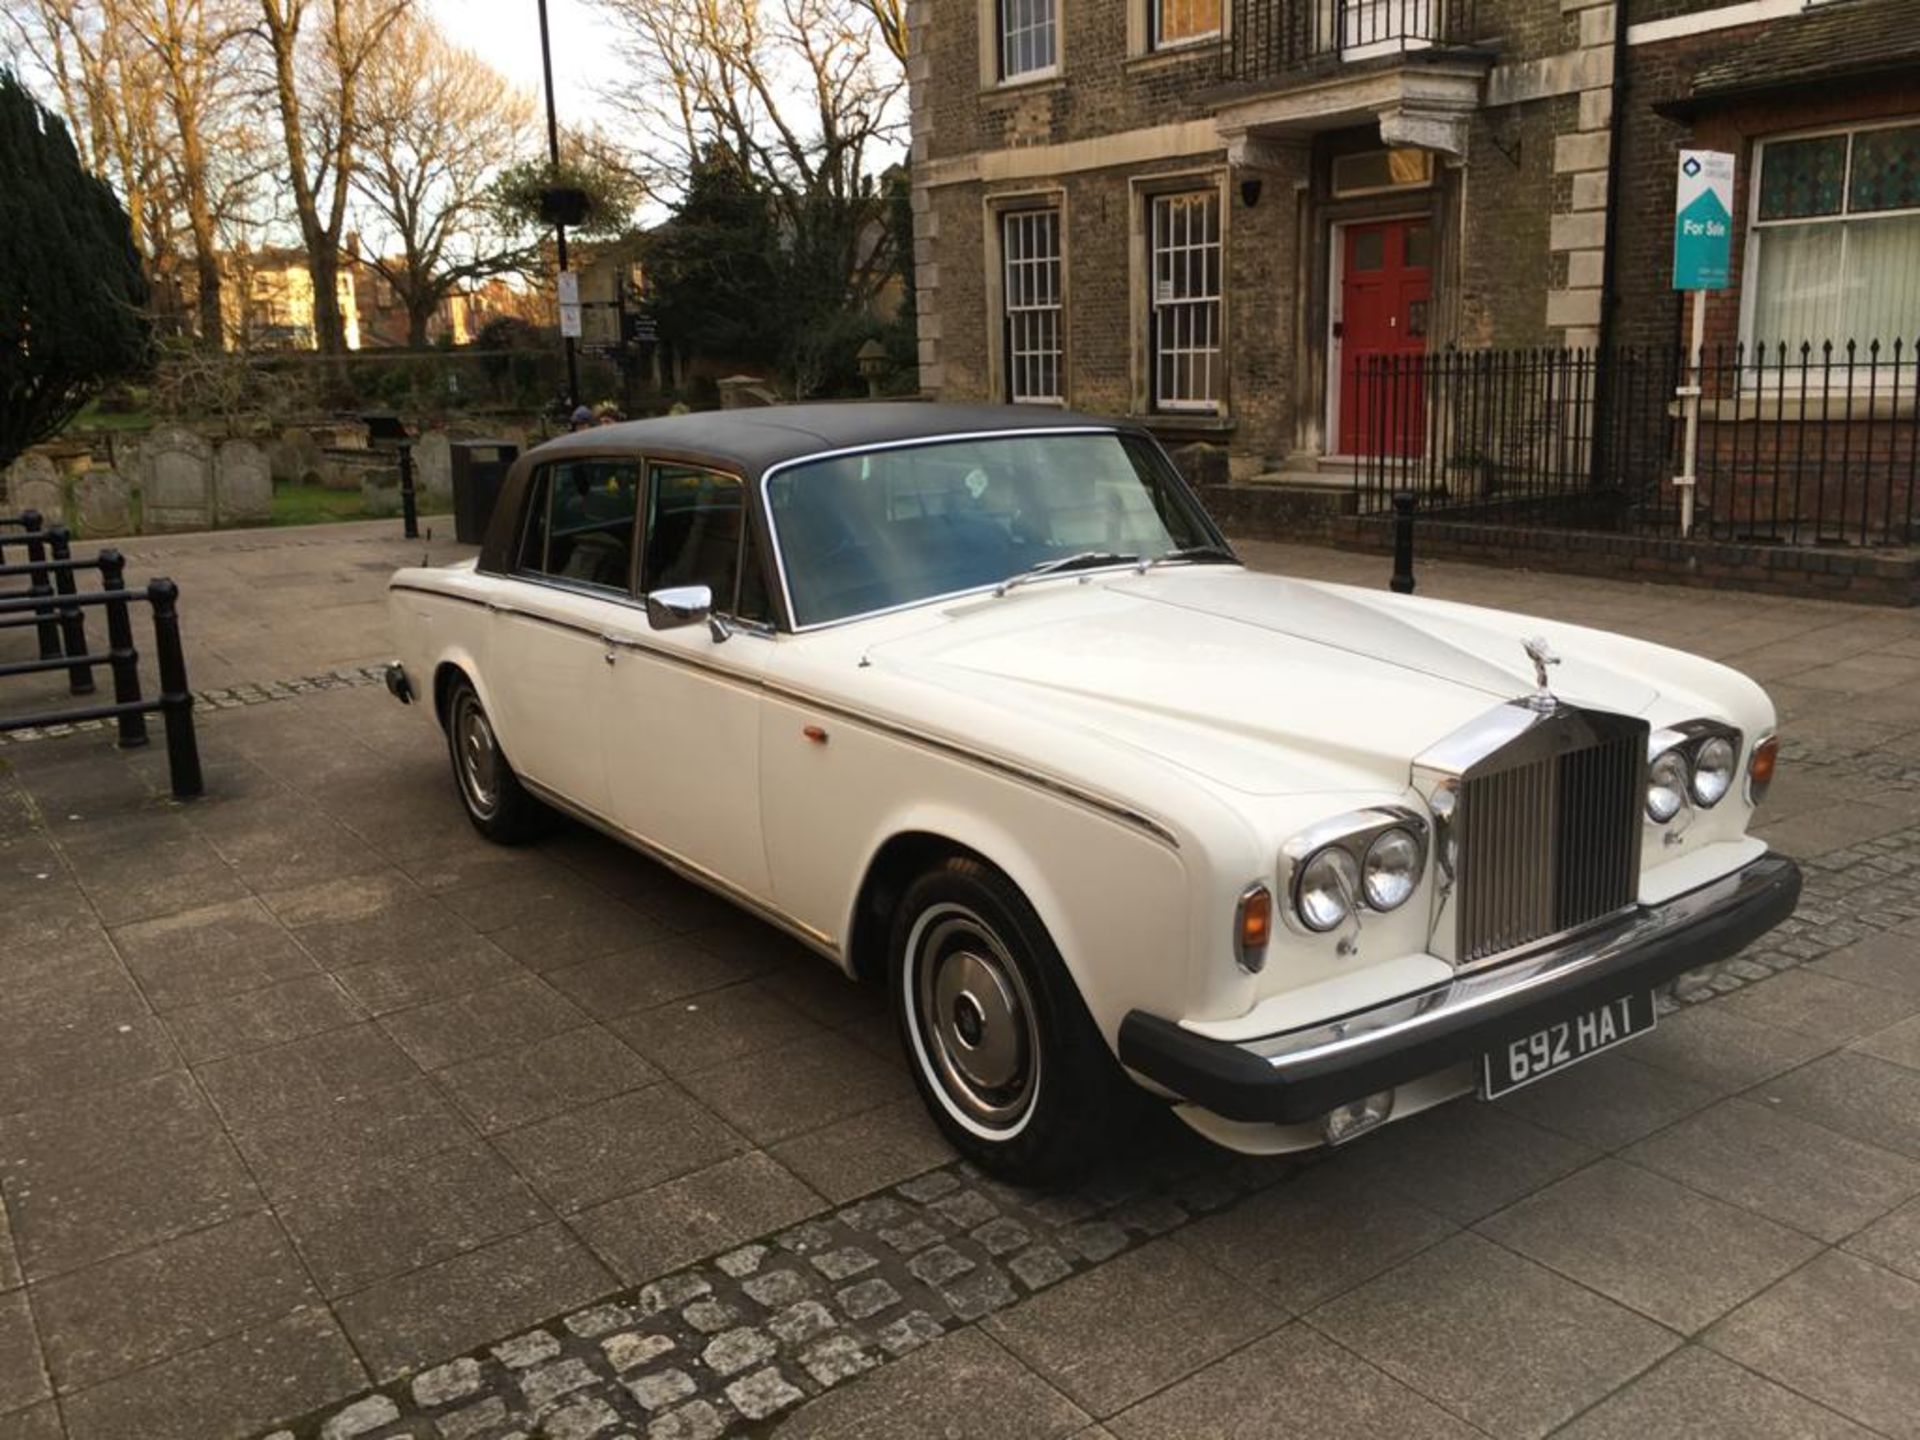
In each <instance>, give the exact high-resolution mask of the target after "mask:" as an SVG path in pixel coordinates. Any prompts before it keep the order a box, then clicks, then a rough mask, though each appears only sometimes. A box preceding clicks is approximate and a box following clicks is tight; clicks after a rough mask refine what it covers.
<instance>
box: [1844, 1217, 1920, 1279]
mask: <svg viewBox="0 0 1920 1440" xmlns="http://www.w3.org/2000/svg"><path fill="white" fill-rule="evenodd" d="M1844 1248H1846V1249H1847V1250H1849V1251H1851V1252H1852V1253H1853V1254H1855V1255H1860V1256H1863V1257H1865V1258H1866V1259H1868V1260H1872V1261H1874V1262H1875V1263H1876V1264H1879V1265H1883V1266H1885V1267H1886V1268H1887V1269H1889V1270H1893V1271H1897V1272H1898V1273H1900V1274H1902V1275H1905V1276H1906V1277H1907V1278H1908V1279H1909V1280H1920V1200H1910V1201H1908V1202H1907V1203H1906V1204H1905V1205H1902V1206H1901V1207H1900V1208H1899V1209H1898V1210H1895V1211H1893V1212H1892V1213H1891V1214H1889V1215H1886V1216H1884V1217H1882V1218H1881V1219H1879V1220H1877V1221H1875V1222H1874V1223H1873V1224H1871V1225H1869V1226H1867V1228H1866V1229H1864V1230H1862V1231H1860V1232H1859V1233H1858V1234H1857V1235H1855V1236H1853V1237H1852V1238H1851V1239H1849V1240H1848V1241H1847V1243H1846V1245H1845V1247H1844Z"/></svg>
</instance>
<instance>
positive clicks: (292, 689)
mask: <svg viewBox="0 0 1920 1440" xmlns="http://www.w3.org/2000/svg"><path fill="white" fill-rule="evenodd" d="M385 679H386V677H385V675H384V674H383V673H382V670H381V667H380V666H378V665H365V666H361V667H360V668H358V669H345V670H329V671H328V672H327V673H326V674H324V675H302V676H300V677H299V678H297V679H293V680H268V681H265V682H258V681H249V682H247V683H245V684H241V685H229V686H227V687H226V688H225V689H222V690H196V691H194V692H193V703H194V705H195V707H196V708H198V709H200V710H202V711H218V710H240V709H244V708H245V707H246V706H249V705H264V704H266V703H267V702H268V701H271V700H292V699H294V698H295V697H297V696H300V695H312V694H314V693H315V692H316V691H320V690H347V689H354V688H358V687H361V686H367V685H380V684H384V683H385ZM114 723H115V722H113V721H111V720H81V721H78V722H76V723H74V724H72V725H35V726H30V727H28V728H27V729H23V730H15V731H13V732H12V733H11V734H0V748H4V747H5V746H7V745H28V744H31V743H33V742H34V741H36V740H58V739H60V738H61V737H63V736H67V735H94V734H100V733H102V732H105V731H108V730H111V729H113V727H114Z"/></svg>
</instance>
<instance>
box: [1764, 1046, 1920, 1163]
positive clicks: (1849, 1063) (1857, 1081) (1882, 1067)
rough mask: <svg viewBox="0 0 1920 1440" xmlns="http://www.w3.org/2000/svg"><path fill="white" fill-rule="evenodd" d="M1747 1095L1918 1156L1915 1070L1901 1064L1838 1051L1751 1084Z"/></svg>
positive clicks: (1919, 1095)
mask: <svg viewBox="0 0 1920 1440" xmlns="http://www.w3.org/2000/svg"><path fill="white" fill-rule="evenodd" d="M1751 1098H1752V1099H1754V1100H1756V1101H1758V1102H1759V1103H1761V1104H1766V1105H1778V1106H1781V1107H1782V1108H1784V1109H1786V1110H1788V1111H1790V1112H1791V1113H1793V1114H1795V1115H1798V1116H1800V1117H1801V1118H1802V1119H1805V1120H1810V1121H1812V1122H1813V1123H1814V1124H1816V1125H1824V1126H1826V1127H1827V1128H1828V1129H1829V1130H1834V1131H1837V1132H1839V1133H1840V1134H1842V1135H1848V1136H1851V1137H1852V1138H1853V1139H1856V1140H1863V1141H1865V1142H1866V1143H1867V1144H1869V1145H1880V1146H1882V1147H1884V1148H1886V1149H1888V1150H1897V1151H1898V1152H1900V1153H1901V1154H1903V1155H1907V1156H1911V1157H1913V1158H1914V1159H1920V1071H1914V1070H1909V1069H1908V1068H1907V1067H1906V1066H1904V1065H1896V1064H1894V1063H1893V1062H1891V1061H1888V1060H1882V1059H1880V1058H1878V1057H1877V1056H1873V1055H1864V1054H1860V1053H1858V1052H1856V1051H1852V1050H1839V1051H1835V1052H1834V1053H1833V1054H1830V1055H1823V1056H1821V1057H1820V1058H1819V1059H1818V1060H1814V1061H1811V1062H1809V1063H1808V1064H1806V1065H1803V1066H1801V1067H1800V1068H1799V1069H1797V1070H1790V1071H1788V1072H1787V1073H1786V1074H1784V1075H1780V1076H1776V1077H1775V1078H1774V1079H1772V1080H1769V1081H1767V1082H1766V1083H1765V1084H1764V1085H1760V1086H1757V1087H1756V1088H1755V1089H1754V1090H1753V1091H1752V1094H1751Z"/></svg>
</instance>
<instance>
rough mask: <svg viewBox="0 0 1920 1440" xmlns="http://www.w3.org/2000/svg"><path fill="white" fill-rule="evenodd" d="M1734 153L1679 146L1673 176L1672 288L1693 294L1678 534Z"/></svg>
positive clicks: (1694, 470) (1684, 530)
mask: <svg viewBox="0 0 1920 1440" xmlns="http://www.w3.org/2000/svg"><path fill="white" fill-rule="evenodd" d="M1732 270H1733V156H1731V155H1728V154H1726V153H1724V152H1722V151H1719V150H1682V151H1681V152H1680V165H1679V171H1678V174H1677V175H1676V176H1675V181H1674V199H1673V288H1674V289H1676V290H1681V291H1688V292H1691V294H1692V299H1691V301H1690V302H1689V303H1690V304H1691V305H1692V307H1693V315H1692V322H1693V325H1692V343H1691V344H1690V345H1689V346H1688V349H1687V356H1688V358H1687V364H1688V369H1689V371H1690V372H1691V373H1690V374H1689V376H1688V382H1687V383H1686V384H1684V385H1682V386H1681V387H1680V388H1679V389H1678V390H1677V391H1676V392H1675V394H1676V395H1677V396H1678V397H1679V400H1680V403H1681V406H1682V408H1683V410H1684V411H1685V414H1686V417H1687V431H1686V447H1685V449H1684V451H1683V453H1682V457H1681V459H1682V465H1681V473H1680V474H1678V475H1676V476H1674V477H1673V483H1674V485H1675V486H1676V487H1677V488H1678V489H1679V491H1680V534H1681V536H1682V537H1683V538H1684V537H1686V536H1689V535H1691V534H1692V533H1693V491H1694V483H1695V481H1696V479H1697V478H1698V463H1697V462H1698V459H1699V452H1700V389H1701V387H1700V373H1701V351H1702V350H1703V349H1704V348H1705V346H1706V339H1707V296H1708V294H1709V293H1710V292H1712V291H1714V290H1725V289H1726V288H1727V287H1728V285H1730V284H1731V283H1732V279H1733V276H1732Z"/></svg>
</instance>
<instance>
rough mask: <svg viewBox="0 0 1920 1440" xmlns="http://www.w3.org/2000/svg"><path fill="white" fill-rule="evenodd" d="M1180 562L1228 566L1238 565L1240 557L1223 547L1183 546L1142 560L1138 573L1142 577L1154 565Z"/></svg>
mask: <svg viewBox="0 0 1920 1440" xmlns="http://www.w3.org/2000/svg"><path fill="white" fill-rule="evenodd" d="M1180 560H1218V561H1221V562H1223V563H1225V564H1229V565H1238V564H1239V563H1240V557H1239V556H1238V555H1236V554H1234V553H1233V551H1231V550H1229V549H1228V548H1227V547H1226V546H1224V545H1185V546H1182V547H1181V548H1180V549H1178V550H1168V551H1165V552H1163V553H1161V554H1159V555H1156V556H1154V557H1153V558H1152V559H1151V560H1142V561H1141V562H1140V573H1141V574H1142V575H1144V574H1146V573H1147V571H1149V570H1151V569H1153V567H1154V566H1156V565H1171V564H1174V563H1175V562H1176V561H1180Z"/></svg>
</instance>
